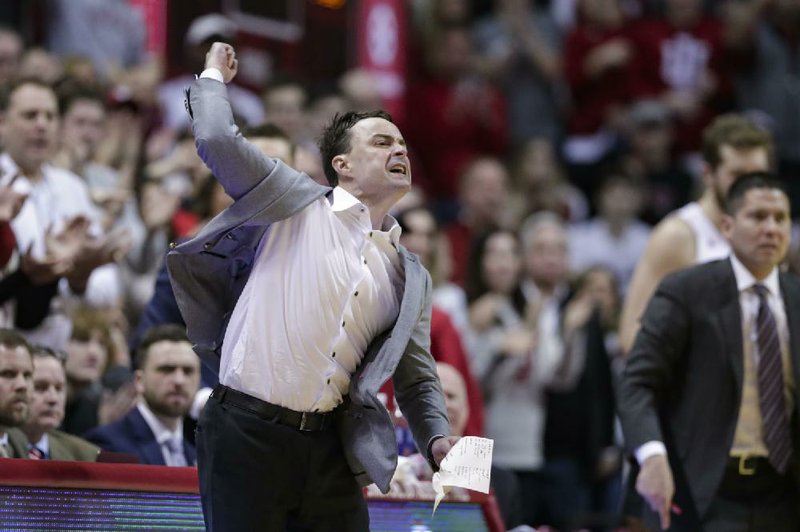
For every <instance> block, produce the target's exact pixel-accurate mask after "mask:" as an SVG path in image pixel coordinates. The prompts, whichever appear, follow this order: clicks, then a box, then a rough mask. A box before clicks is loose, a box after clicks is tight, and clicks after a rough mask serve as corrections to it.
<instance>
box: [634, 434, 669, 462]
mask: <svg viewBox="0 0 800 532" xmlns="http://www.w3.org/2000/svg"><path fill="white" fill-rule="evenodd" d="M633 454H634V455H635V456H636V461H637V462H639V465H642V464H643V463H644V461H645V460H647V459H648V458H650V457H651V456H656V455H661V456H667V448H666V447H665V446H664V444H663V443H662V442H660V441H656V440H653V441H649V442H647V443H644V444H642V445H640V446H639V448H638V449H636V450H635V451H634V452H633Z"/></svg>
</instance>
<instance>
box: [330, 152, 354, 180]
mask: <svg viewBox="0 0 800 532" xmlns="http://www.w3.org/2000/svg"><path fill="white" fill-rule="evenodd" d="M331 166H332V167H333V170H334V171H335V172H336V173H337V174H339V175H340V176H342V175H345V176H349V175H350V174H349V172H350V161H348V160H347V156H346V155H344V154H340V155H337V156H336V157H334V158H333V159H332V160H331Z"/></svg>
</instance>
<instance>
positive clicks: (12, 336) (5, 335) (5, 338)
mask: <svg viewBox="0 0 800 532" xmlns="http://www.w3.org/2000/svg"><path fill="white" fill-rule="evenodd" d="M0 345H3V346H6V347H8V348H11V349H16V348H17V347H24V348H25V350H26V351H27V352H28V353H31V352H32V351H33V350H32V349H31V344H29V343H28V341H27V340H26V339H25V337H24V336H22V335H21V334H20V333H18V332H17V331H15V330H14V329H4V328H0Z"/></svg>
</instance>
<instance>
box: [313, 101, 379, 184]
mask: <svg viewBox="0 0 800 532" xmlns="http://www.w3.org/2000/svg"><path fill="white" fill-rule="evenodd" d="M367 118H383V119H384V120H387V121H389V122H392V123H394V121H393V120H392V116H391V115H390V114H389V113H387V112H386V111H380V110H378V111H365V112H358V111H348V112H346V113H343V114H341V113H336V114H335V115H333V118H332V119H331V121H330V122H329V123H328V125H327V126H326V127H325V129H324V130H322V135H321V136H320V138H319V142H318V144H319V152H320V154H321V155H322V166H323V168H324V169H325V177H326V178H327V179H328V184H329V185H330V186H332V187H335V186H336V185H338V184H339V175H338V174H337V173H336V170H334V169H333V164H332V161H333V158H334V157H336V156H337V155H341V154H343V153H349V152H350V149H351V146H350V140H351V136H350V128H352V127H353V126H354V125H356V124H357V123H358V122H360V121H362V120H366V119H367Z"/></svg>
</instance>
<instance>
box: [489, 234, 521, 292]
mask: <svg viewBox="0 0 800 532" xmlns="http://www.w3.org/2000/svg"><path fill="white" fill-rule="evenodd" d="M481 267H482V269H483V276H484V281H485V283H486V286H488V288H489V290H490V291H491V292H495V293H498V294H509V293H511V291H512V290H513V289H514V287H515V286H516V285H517V283H518V282H519V272H520V258H519V246H518V244H517V239H516V237H515V236H514V235H513V234H512V233H509V232H506V231H500V232H497V233H494V234H493V235H492V236H490V237H489V238H488V240H487V241H486V248H485V249H484V251H483V258H482V260H481Z"/></svg>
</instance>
